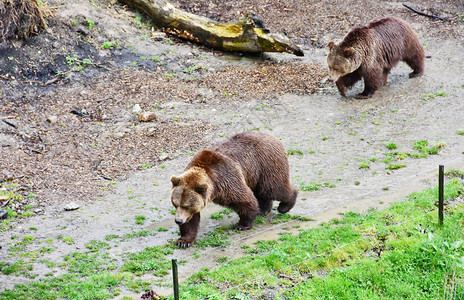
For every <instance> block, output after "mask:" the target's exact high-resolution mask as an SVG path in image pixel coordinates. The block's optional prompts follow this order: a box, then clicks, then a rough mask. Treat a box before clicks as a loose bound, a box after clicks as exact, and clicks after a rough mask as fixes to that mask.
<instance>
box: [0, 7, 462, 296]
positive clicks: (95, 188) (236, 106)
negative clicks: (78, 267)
mask: <svg viewBox="0 0 464 300" xmlns="http://www.w3.org/2000/svg"><path fill="white" fill-rule="evenodd" d="M450 2H451V3H450ZM172 3H173V4H174V5H176V6H177V7H179V8H182V9H185V10H187V11H190V12H193V13H196V14H201V15H204V16H207V17H209V18H212V19H215V20H218V21H221V22H227V21H231V20H236V19H238V17H239V16H240V15H242V14H246V13H249V12H253V13H255V14H256V15H258V16H259V17H260V18H261V19H262V20H263V21H264V23H265V25H266V27H267V28H268V29H269V30H270V31H273V32H286V34H287V35H288V36H289V37H290V38H291V39H292V40H293V41H295V42H296V43H297V44H298V45H299V46H300V47H301V48H302V49H303V51H304V53H305V56H304V57H301V58H300V57H295V56H292V55H289V54H278V53H265V54H255V55H251V54H246V55H245V54H237V53H223V52H219V51H215V50H211V49H206V48H204V47H202V46H199V45H195V44H191V43H186V42H184V41H181V40H179V39H177V38H175V37H172V36H168V35H165V34H164V33H162V32H159V31H157V30H156V29H152V28H151V27H149V26H147V24H148V22H147V20H145V19H144V18H143V17H141V16H140V14H138V13H134V12H133V11H131V10H130V9H129V8H127V7H124V6H121V5H119V4H118V3H117V2H116V1H109V0H108V1H104V0H95V1H84V2H82V1H76V0H71V1H48V3H47V7H48V11H49V15H48V18H47V22H48V25H49V26H48V29H47V30H46V31H45V32H42V33H40V34H39V35H37V36H34V37H32V38H30V39H28V40H26V41H15V42H14V43H2V44H0V118H1V120H0V181H1V182H3V186H4V187H3V189H12V188H11V184H12V183H14V184H17V185H18V187H16V188H15V190H17V191H18V192H19V193H21V194H22V195H23V196H24V200H23V201H22V202H18V201H16V202H15V201H8V202H7V201H3V202H2V201H0V206H4V207H9V208H11V209H13V210H15V211H17V212H18V213H22V212H24V210H25V207H26V205H32V206H33V211H34V212H35V215H34V216H32V217H28V218H23V219H20V220H19V221H15V222H13V223H12V227H11V228H9V229H8V230H6V231H4V232H2V233H1V235H2V237H3V238H2V242H0V243H1V244H0V245H1V246H2V248H1V249H0V260H3V261H8V260H11V259H14V258H11V257H8V254H7V250H8V247H9V246H8V242H6V241H8V240H9V237H11V236H13V235H20V236H21V235H25V234H29V231H30V230H29V229H28V228H30V227H31V226H34V227H36V228H37V230H35V231H34V233H33V234H34V235H35V236H36V240H41V239H46V238H49V237H56V236H57V235H60V234H66V235H69V236H72V237H74V239H75V244H73V245H67V244H65V243H63V245H59V247H58V248H59V249H58V251H55V252H54V253H53V255H50V258H49V259H55V260H59V259H60V258H61V255H65V254H66V253H69V252H71V251H76V249H84V248H85V246H84V245H85V243H86V242H88V241H90V240H94V239H97V240H99V239H104V237H105V236H106V235H108V234H111V233H115V232H117V233H118V234H123V233H127V232H131V231H133V230H141V229H149V230H156V229H157V228H159V227H165V228H167V229H168V231H166V232H159V233H158V234H157V235H155V236H150V237H144V238H140V239H139V240H137V242H136V243H134V242H133V241H132V242H127V243H125V244H124V243H122V244H121V245H120V246H119V247H118V248H113V249H111V250H110V251H111V252H112V254H113V255H115V256H117V255H118V254H120V253H123V252H133V251H137V250H140V249H143V248H145V247H147V246H154V245H162V244H164V243H166V242H167V241H172V240H175V239H176V238H177V236H178V233H177V226H176V225H175V224H174V222H173V217H172V215H171V213H170V212H169V209H170V208H171V204H170V201H169V198H170V196H169V193H170V181H169V178H170V176H171V175H174V174H180V173H181V172H182V170H183V168H184V167H185V166H186V164H187V162H188V161H189V159H190V158H191V157H192V154H193V153H195V152H196V151H198V150H200V149H202V148H204V147H206V146H208V145H210V144H212V143H214V142H217V141H220V140H222V139H224V138H226V137H228V136H231V135H233V134H234V133H237V132H241V131H244V130H261V131H265V132H270V133H272V134H273V135H275V136H277V137H279V138H280V139H281V140H282V142H283V143H284V145H285V147H286V148H287V149H289V150H294V151H292V152H293V153H294V154H293V155H290V156H289V160H290V164H291V177H292V183H293V184H294V185H295V186H296V187H298V188H300V189H301V191H300V194H299V198H298V202H297V205H296V207H295V208H294V209H293V210H292V211H291V214H295V215H300V216H306V217H311V218H313V219H315V220H317V222H299V221H293V222H292V223H285V224H284V225H282V224H280V225H272V224H271V222H267V223H265V224H261V225H259V226H257V227H256V228H255V229H253V230H252V231H250V232H242V233H235V232H231V238H230V239H231V245H230V246H228V247H220V248H207V249H199V248H191V249H188V250H176V251H175V253H174V255H173V256H174V257H176V258H179V259H183V260H186V261H187V263H185V264H183V265H182V266H181V267H180V274H181V277H182V278H185V277H187V276H188V275H190V274H191V273H192V272H195V271H197V270H199V269H200V268H201V267H204V266H208V267H215V266H216V265H218V262H217V259H218V258H219V257H224V256H227V257H236V256H239V255H241V254H242V250H241V245H242V244H252V243H253V242H254V241H256V240H259V239H269V238H276V237H277V236H278V234H279V233H280V232H282V231H288V230H290V231H297V230H296V229H295V228H294V227H295V226H297V225H298V226H300V227H303V228H305V227H308V226H315V225H316V224H318V222H320V221H324V220H328V219H330V218H332V217H336V216H337V214H338V213H340V212H342V211H345V210H349V209H358V210H361V209H366V208H368V207H382V206H385V205H387V204H389V203H391V202H393V201H401V200H403V199H404V197H405V196H406V195H408V194H409V193H410V192H413V191H417V190H419V189H423V188H425V187H429V186H431V185H434V184H435V183H436V179H435V175H436V170H437V169H438V165H439V164H444V165H445V168H446V169H451V168H460V169H462V168H464V152H463V151H464V136H462V135H458V134H457V132H458V131H463V130H464V125H463V121H462V120H463V119H464V103H463V101H462V96H463V95H464V65H463V64H462V59H463V53H464V43H463V37H464V36H463V35H464V21H463V18H464V4H463V2H462V1H431V0H427V1H418V0H417V1H410V2H407V4H409V5H410V6H413V7H415V8H417V9H419V10H421V11H424V12H427V13H429V14H434V15H437V16H440V17H442V18H444V20H439V19H436V18H428V17H425V16H420V15H418V14H415V13H413V12H411V11H410V10H408V9H406V8H405V7H404V6H403V5H402V2H397V1H367V0H366V1H351V2H350V4H349V5H347V2H346V1H302V0H294V1H285V2H282V1H270V0H256V1H172ZM387 15H394V16H397V17H401V18H403V19H405V20H407V21H408V22H409V23H410V24H411V25H412V27H413V28H414V29H415V30H416V31H417V32H418V34H419V37H420V40H421V41H422V42H423V44H424V48H425V51H426V54H427V55H428V58H427V60H426V74H425V76H423V77H421V78H416V79H409V78H408V76H407V74H408V73H409V72H410V71H409V70H408V67H407V66H406V65H405V64H402V63H401V64H400V65H399V66H398V67H397V68H395V69H393V71H392V73H391V75H390V76H389V80H388V84H387V85H386V86H385V87H383V88H382V89H380V90H379V91H378V93H377V94H376V95H375V96H374V97H373V98H372V99H368V100H356V99H354V98H353V96H354V95H355V94H356V93H357V92H359V90H361V89H362V83H361V84H358V85H356V86H355V87H354V88H353V90H351V91H350V93H349V95H348V96H349V97H348V98H342V97H341V96H340V95H339V94H338V91H337V90H336V88H335V87H334V86H333V85H332V84H330V83H328V82H327V80H326V77H327V69H326V63H325V57H326V55H327V49H326V47H325V45H327V43H328V42H329V41H331V40H334V41H339V40H341V39H342V38H343V36H344V35H345V34H346V33H347V32H348V31H349V29H350V28H352V27H353V26H356V25H361V24H365V23H367V22H368V21H369V20H371V19H374V18H377V17H381V16H387ZM105 42H106V44H105ZM109 43H112V45H113V46H112V47H109V48H108V49H106V48H105V47H104V46H103V45H109ZM138 107H140V109H141V110H142V111H152V112H155V113H156V115H157V119H156V120H154V121H152V122H147V123H141V122H139V121H138V117H137V115H138V111H137V108H138ZM72 111H74V113H72ZM420 140H427V141H428V142H429V143H430V144H431V145H435V144H440V145H443V146H444V147H442V149H440V151H439V154H438V155H433V156H429V157H426V158H421V159H413V158H406V159H404V160H401V161H398V163H401V164H405V165H406V167H404V168H401V169H398V170H386V164H385V163H384V162H382V160H384V159H385V157H386V154H387V152H389V150H388V149H387V148H386V147H385V144H386V143H389V142H391V143H395V144H396V145H398V150H399V151H404V152H408V151H409V152H412V151H415V150H414V149H413V144H414V142H415V141H420ZM362 163H366V164H368V165H369V168H360V165H361V164H362ZM311 182H316V183H320V184H323V183H330V186H334V187H332V188H330V187H323V188H320V189H319V190H317V191H304V187H305V186H307V185H309V184H310V183H311ZM31 194H34V195H35V197H28V195H31ZM70 202H74V203H77V204H78V205H79V206H80V208H79V209H78V210H75V211H65V210H64V209H63V208H64V206H65V205H67V204H69V203H70ZM218 210H220V208H219V207H217V206H213V205H211V206H210V207H208V209H207V212H205V214H204V215H203V219H202V223H201V227H202V228H201V232H202V233H204V232H208V231H211V230H213V229H214V228H216V227H217V226H220V225H228V224H232V223H234V222H236V216H235V215H231V217H230V218H225V219H224V220H212V219H209V218H208V215H209V214H211V213H213V212H217V211H218ZM137 215H144V216H146V218H147V219H148V220H150V222H147V223H146V224H145V225H136V224H134V218H135V216H137ZM148 223H150V224H148ZM201 236H202V235H200V237H201ZM36 246H37V245H36ZM29 247H31V248H33V247H34V245H33V244H32V245H30V246H29ZM194 254H195V255H194ZM197 254H199V258H193V257H197V256H198V255H197ZM33 272H35V273H37V274H38V275H39V276H40V275H41V274H42V273H44V272H45V270H43V267H39V266H37V268H35V269H34V271H33ZM29 280H30V279H28V278H23V277H13V276H5V275H0V291H1V290H3V289H5V288H12V287H13V286H14V284H16V283H19V282H27V281H29ZM166 281H167V282H169V278H167V277H166ZM160 291H161V288H160ZM164 292H167V291H164Z"/></svg>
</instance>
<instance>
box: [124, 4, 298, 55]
mask: <svg viewBox="0 0 464 300" xmlns="http://www.w3.org/2000/svg"><path fill="white" fill-rule="evenodd" d="M119 2H122V3H125V4H127V5H129V6H131V7H133V8H136V9H138V10H140V11H141V12H143V13H145V14H146V15H147V16H148V17H149V18H150V19H151V20H152V21H153V22H154V23H155V24H156V25H157V26H158V27H160V28H163V29H164V30H165V31H166V32H169V33H171V34H174V35H176V36H178V37H180V38H183V39H186V40H189V41H192V42H195V43H198V44H201V45H204V46H207V47H210V48H213V49H218V50H222V51H238V52H287V53H291V54H294V55H297V56H303V55H304V54H303V51H302V50H301V49H300V48H299V47H298V46H297V45H295V44H294V43H293V42H292V41H291V40H290V39H289V38H288V37H287V36H285V35H283V34H277V33H269V31H268V30H266V29H265V28H264V26H263V25H262V22H261V21H260V20H259V19H257V18H256V17H255V16H253V15H247V16H245V17H243V18H241V19H240V20H239V21H237V22H234V23H219V22H216V21H214V20H211V19H209V18H206V17H202V16H197V15H194V14H191V13H188V12H186V11H183V10H180V9H177V8H175V7H174V6H173V5H172V4H170V3H169V2H166V1H164V0H120V1H119Z"/></svg>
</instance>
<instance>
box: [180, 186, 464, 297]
mask: <svg viewBox="0 0 464 300" xmlns="http://www.w3.org/2000/svg"><path fill="white" fill-rule="evenodd" d="M463 191H464V190H463V183H462V182H461V181H460V180H458V179H452V180H450V181H449V182H448V184H447V185H446V187H445V200H446V201H448V202H449V201H450V200H452V199H454V198H455V197H457V196H459V195H460V194H462V193H463ZM437 193H438V191H437V188H433V189H428V190H425V191H423V192H420V193H413V194H411V195H410V196H409V198H408V199H407V200H406V201H403V202H397V203H394V204H392V206H391V207H389V208H387V209H385V210H382V211H376V210H373V209H371V210H369V211H368V212H366V213H357V212H348V213H345V214H344V216H343V218H342V219H340V220H339V219H334V220H332V221H330V222H327V223H324V224H322V225H321V226H319V227H317V228H313V229H309V230H306V231H304V232H302V233H300V234H299V235H298V236H293V235H291V234H284V235H282V236H281V238H280V239H279V240H273V241H259V242H257V243H256V244H255V246H254V247H248V246H247V247H244V249H245V250H246V252H247V253H250V254H249V255H247V256H245V257H242V258H239V259H234V260H230V261H228V262H227V263H225V264H224V265H222V266H220V267H218V268H216V269H215V270H212V271H210V270H208V269H202V270H200V271H199V272H197V273H195V274H194V275H192V276H191V277H190V278H189V279H188V280H187V281H186V282H185V283H184V284H182V286H181V292H180V295H182V297H183V298H185V299H203V298H206V297H208V299H260V298H264V297H266V296H268V295H273V298H274V299H442V295H444V294H445V293H447V292H448V294H451V293H454V294H455V295H458V297H459V295H460V296H462V295H464V279H463V275H464V243H463V241H464V232H463V230H462V227H463V225H464V221H463V220H464V206H463V205H462V204H460V205H458V206H456V207H447V208H446V216H445V223H444V226H439V225H437V209H436V206H435V202H436V199H437ZM449 299H451V298H449Z"/></svg>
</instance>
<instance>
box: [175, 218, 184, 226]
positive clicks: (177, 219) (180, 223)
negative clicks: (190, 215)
mask: <svg viewBox="0 0 464 300" xmlns="http://www.w3.org/2000/svg"><path fill="white" fill-rule="evenodd" d="M175 222H176V224H178V225H182V223H184V220H182V219H179V218H176V220H175Z"/></svg>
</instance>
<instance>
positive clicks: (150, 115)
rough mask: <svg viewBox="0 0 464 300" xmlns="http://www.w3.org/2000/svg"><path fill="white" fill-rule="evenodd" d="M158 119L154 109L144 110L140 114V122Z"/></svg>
mask: <svg viewBox="0 0 464 300" xmlns="http://www.w3.org/2000/svg"><path fill="white" fill-rule="evenodd" d="M152 120H156V114H155V113H154V112H152V111H144V112H143V113H141V114H140V115H139V121H140V122H150V121H152Z"/></svg>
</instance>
